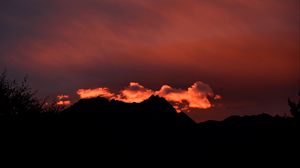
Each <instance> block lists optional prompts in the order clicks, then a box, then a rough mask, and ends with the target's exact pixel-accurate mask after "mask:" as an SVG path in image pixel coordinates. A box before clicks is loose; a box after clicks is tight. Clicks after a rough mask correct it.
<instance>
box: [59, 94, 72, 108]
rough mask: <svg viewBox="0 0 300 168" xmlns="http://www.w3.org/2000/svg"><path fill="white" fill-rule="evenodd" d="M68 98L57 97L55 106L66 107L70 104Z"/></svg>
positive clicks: (66, 96) (64, 96)
mask: <svg viewBox="0 0 300 168" xmlns="http://www.w3.org/2000/svg"><path fill="white" fill-rule="evenodd" d="M69 98H70V96H69V95H58V96H57V100H58V101H57V102H56V104H57V105H59V106H68V105H70V104H71V101H70V100H68V99H69Z"/></svg>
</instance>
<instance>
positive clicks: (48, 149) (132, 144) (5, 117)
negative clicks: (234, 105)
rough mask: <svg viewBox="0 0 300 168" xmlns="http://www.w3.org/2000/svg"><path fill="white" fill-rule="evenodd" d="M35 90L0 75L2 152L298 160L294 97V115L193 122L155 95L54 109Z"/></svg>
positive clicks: (82, 156) (83, 102) (87, 156)
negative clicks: (38, 97) (44, 105)
mask: <svg viewBox="0 0 300 168" xmlns="http://www.w3.org/2000/svg"><path fill="white" fill-rule="evenodd" d="M33 95H34V94H33V92H31V90H30V89H29V87H28V86H27V85H25V84H22V85H21V86H19V85H17V84H16V83H10V82H9V81H7V80H6V79H5V76H4V75H0V105H1V107H0V108H1V111H0V133H1V137H0V146H1V154H3V155H4V156H11V158H17V157H18V156H20V157H21V158H22V157H24V158H26V157H27V156H31V157H33V158H34V159H35V160H37V159H46V160H47V161H48V162H49V161H50V162H51V161H53V160H55V159H57V158H63V159H64V160H66V157H70V158H71V161H74V160H76V159H79V160H80V159H92V160H97V161H98V160H107V159H114V160H124V159H125V160H202V161H203V160H207V159H208V160H220V159H228V160H231V159H233V158H234V160H239V161H248V162H253V161H269V162H270V163H271V162H274V161H279V160H280V161H286V162H291V161H295V160H297V157H298V155H297V154H295V153H297V152H299V142H300V141H299V137H298V135H299V123H298V121H299V118H297V116H298V113H299V104H296V103H293V102H292V101H291V100H289V105H290V106H291V112H292V114H293V116H294V118H293V117H281V116H275V117H273V116H270V115H268V114H260V115H255V116H243V117H241V116H231V117H229V118H227V119H225V120H224V121H206V122H202V123H195V122H194V121H193V120H192V119H191V118H189V117H188V116H187V115H186V114H185V113H183V112H181V113H177V112H176V110H175V109H174V108H173V106H172V105H171V104H170V103H169V102H168V101H166V100H165V99H164V98H161V97H158V96H151V97H149V98H148V99H147V100H145V101H143V102H141V103H125V102H121V101H116V100H108V99H106V98H102V97H97V98H92V99H82V100H79V101H78V102H77V103H75V104H73V105H72V106H70V107H68V108H67V109H64V110H62V111H61V109H60V108H58V107H56V106H50V108H49V107H48V108H46V109H45V108H43V104H41V103H39V101H38V100H37V99H35V98H33ZM29 153H31V155H29ZM54 156H55V157H54ZM54 158H55V159H54ZM3 159H4V158H3Z"/></svg>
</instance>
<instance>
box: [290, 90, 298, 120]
mask: <svg viewBox="0 0 300 168" xmlns="http://www.w3.org/2000/svg"><path fill="white" fill-rule="evenodd" d="M298 96H299V102H298V104H297V103H296V102H293V101H291V100H290V99H288V103H289V106H290V108H291V109H290V112H291V114H292V116H293V117H294V118H295V119H296V120H297V121H299V120H300V91H299V93H298Z"/></svg>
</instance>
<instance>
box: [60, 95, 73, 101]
mask: <svg viewBox="0 0 300 168" xmlns="http://www.w3.org/2000/svg"><path fill="white" fill-rule="evenodd" d="M68 98H70V96H69V95H58V96H57V99H58V100H62V99H68Z"/></svg>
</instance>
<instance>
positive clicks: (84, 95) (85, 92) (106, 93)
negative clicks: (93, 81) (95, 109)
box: [77, 87, 115, 99]
mask: <svg viewBox="0 0 300 168" xmlns="http://www.w3.org/2000/svg"><path fill="white" fill-rule="evenodd" d="M77 94H78V95H79V97H80V98H81V99H88V98H93V97H98V96H100V97H105V98H108V99H110V98H113V97H115V95H114V94H113V93H111V92H110V90H109V89H108V88H107V87H100V88H96V89H79V90H78V91H77Z"/></svg>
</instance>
